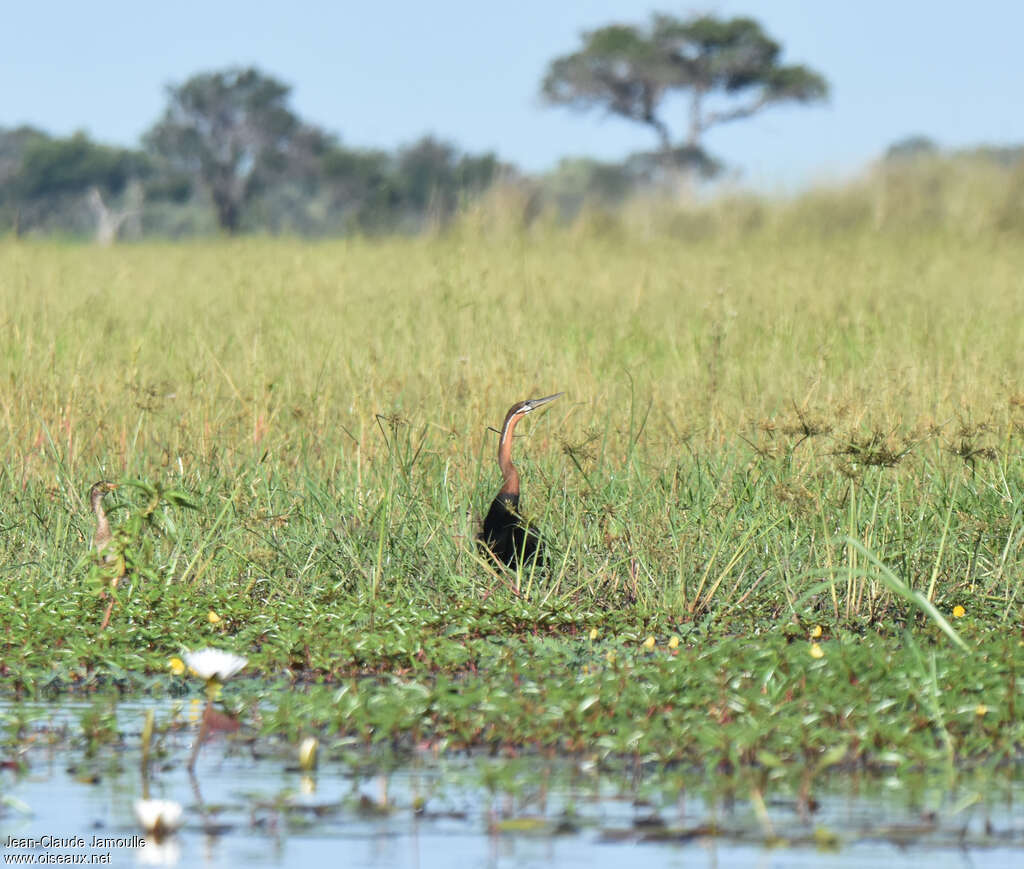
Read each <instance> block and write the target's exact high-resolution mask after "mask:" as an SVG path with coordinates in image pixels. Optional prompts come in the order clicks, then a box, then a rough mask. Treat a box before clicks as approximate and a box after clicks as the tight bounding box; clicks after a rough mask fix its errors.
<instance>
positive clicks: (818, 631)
mask: <svg viewBox="0 0 1024 869" xmlns="http://www.w3.org/2000/svg"><path fill="white" fill-rule="evenodd" d="M811 636H812V637H814V639H818V637H820V636H821V625H815V626H814V627H813V628H811Z"/></svg>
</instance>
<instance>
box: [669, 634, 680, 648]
mask: <svg viewBox="0 0 1024 869" xmlns="http://www.w3.org/2000/svg"><path fill="white" fill-rule="evenodd" d="M668 647H669V648H670V649H678V648H679V637H677V636H676V635H675V634H673V635H672V636H671V637H669V641H668Z"/></svg>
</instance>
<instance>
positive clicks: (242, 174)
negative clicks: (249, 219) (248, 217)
mask: <svg viewBox="0 0 1024 869" xmlns="http://www.w3.org/2000/svg"><path fill="white" fill-rule="evenodd" d="M290 90H291V88H289V87H288V86H287V85H285V84H282V83H281V82H279V81H277V80H276V79H274V78H272V77H270V76H268V75H264V74H263V73H262V72H260V71H259V70H257V69H253V68H249V69H237V68H232V69H228V70H224V71H221V72H210V73H200V74H198V75H194V76H192V77H191V78H190V79H189V80H188V81H186V82H185V83H184V84H182V85H178V86H175V85H171V86H170V87H168V89H167V94H168V98H169V102H168V106H167V109H166V111H165V112H164V115H163V117H162V118H161V119H160V121H158V122H157V124H156V125H155V126H154V127H153V128H152V129H151V130H150V131H149V133H147V134H146V137H145V142H146V145H147V146H148V147H149V148H150V149H151V150H152V151H153V152H155V153H156V154H158V155H159V156H161V157H162V158H163V159H164V160H166V161H167V163H168V164H169V166H170V168H172V169H175V170H178V171H184V172H186V173H188V174H190V175H191V176H192V177H193V178H195V179H196V180H197V181H198V182H199V183H200V184H201V185H202V186H203V187H205V188H206V189H207V190H208V192H209V194H210V197H211V198H212V199H213V205H214V208H215V209H216V211H217V221H218V222H219V224H220V226H221V228H222V229H224V230H225V231H227V232H229V233H234V232H237V231H238V228H239V225H240V223H241V218H242V213H243V210H244V207H245V205H246V203H247V202H248V201H249V200H250V199H251V197H252V196H253V194H254V193H255V192H256V190H257V188H258V187H259V185H260V183H261V182H262V181H265V180H266V179H267V178H269V177H270V176H272V175H274V174H275V173H276V172H278V171H280V169H281V168H282V167H283V165H284V164H285V163H286V161H287V157H288V151H289V147H290V144H291V141H292V138H293V136H295V134H296V133H297V132H298V131H299V130H300V128H301V125H300V123H299V119H298V118H297V117H296V116H295V114H293V113H292V111H291V109H289V108H288V94H289V92H290Z"/></svg>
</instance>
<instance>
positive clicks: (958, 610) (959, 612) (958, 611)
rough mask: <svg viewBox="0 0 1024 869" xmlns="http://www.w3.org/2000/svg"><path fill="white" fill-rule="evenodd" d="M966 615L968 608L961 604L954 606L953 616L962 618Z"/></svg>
mask: <svg viewBox="0 0 1024 869" xmlns="http://www.w3.org/2000/svg"><path fill="white" fill-rule="evenodd" d="M965 615H967V610H965V609H964V608H963V607H962V606H960V604H957V605H956V606H955V607H953V618H955V619H962V618H963V617H964V616H965Z"/></svg>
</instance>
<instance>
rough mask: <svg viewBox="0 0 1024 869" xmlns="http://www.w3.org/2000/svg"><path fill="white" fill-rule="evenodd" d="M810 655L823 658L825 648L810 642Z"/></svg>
mask: <svg viewBox="0 0 1024 869" xmlns="http://www.w3.org/2000/svg"><path fill="white" fill-rule="evenodd" d="M811 657H812V658H824V657H825V650H824V649H823V648H822V647H821V646H820V645H819V644H818V643H811Z"/></svg>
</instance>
